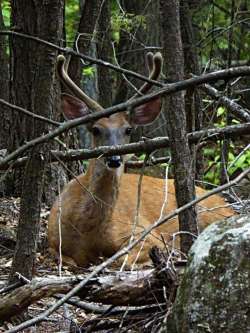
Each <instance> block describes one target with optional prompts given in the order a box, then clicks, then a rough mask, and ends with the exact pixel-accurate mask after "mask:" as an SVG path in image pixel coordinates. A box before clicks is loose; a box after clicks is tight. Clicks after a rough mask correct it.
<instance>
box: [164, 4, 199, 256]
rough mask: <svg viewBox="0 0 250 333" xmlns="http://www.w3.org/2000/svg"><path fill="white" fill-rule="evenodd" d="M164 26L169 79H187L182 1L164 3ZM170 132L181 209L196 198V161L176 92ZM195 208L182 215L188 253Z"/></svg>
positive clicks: (169, 110) (168, 104) (169, 103)
mask: <svg viewBox="0 0 250 333" xmlns="http://www.w3.org/2000/svg"><path fill="white" fill-rule="evenodd" d="M160 4H161V25H162V30H163V55H164V62H165V66H166V77H167V78H168V79H169V80H171V81H179V80H183V76H184V59H183V50H182V41H181V32H180V19H179V1H175V0H169V1H164V0H161V1H160ZM170 45H171V47H170ZM164 102H165V103H164V105H165V112H166V118H167V129H168V136H169V140H170V150H171V155H172V163H173V166H174V178H175V189H176V199H177V204H178V207H180V206H182V205H184V204H186V203H188V202H189V201H191V200H193V199H194V196H195V189H194V176H193V172H192V171H193V168H192V160H191V156H190V150H189V145H188V140H187V131H186V115H185V101H184V96H183V93H182V92H180V93H175V94H172V95H171V96H168V97H166V98H165V101H164ZM196 217H197V216H196V211H195V208H194V207H192V208H189V209H187V210H186V211H184V212H183V213H181V214H180V215H179V223H180V231H182V232H184V233H181V235H180V237H181V250H182V251H183V252H184V253H187V252H188V250H189V248H190V247H191V245H192V242H193V237H191V236H190V234H187V233H192V234H194V235H196V234H197V221H196Z"/></svg>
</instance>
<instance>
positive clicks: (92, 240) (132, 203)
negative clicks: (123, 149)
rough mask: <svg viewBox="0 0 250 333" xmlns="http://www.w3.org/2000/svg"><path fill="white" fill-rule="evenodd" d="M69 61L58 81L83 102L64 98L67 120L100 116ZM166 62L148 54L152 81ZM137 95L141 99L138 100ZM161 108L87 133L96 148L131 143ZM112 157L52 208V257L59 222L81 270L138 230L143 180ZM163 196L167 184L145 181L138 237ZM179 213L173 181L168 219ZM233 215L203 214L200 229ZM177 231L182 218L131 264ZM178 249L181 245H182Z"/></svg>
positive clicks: (105, 122) (68, 253)
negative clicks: (69, 68) (91, 112)
mask: <svg viewBox="0 0 250 333" xmlns="http://www.w3.org/2000/svg"><path fill="white" fill-rule="evenodd" d="M65 62H66V61H65V58H64V57H63V56H62V55H59V56H58V59H57V72H58V75H59V78H60V80H61V81H62V82H63V84H64V85H65V86H67V87H68V88H69V90H70V91H72V92H73V93H74V94H75V96H77V97H78V98H76V97H74V96H71V95H67V94H63V96H62V109H63V113H64V115H65V117H66V118H67V119H75V118H78V117H82V116H84V115H86V114H88V112H89V110H88V108H90V109H91V110H95V111H101V110H103V108H102V106H101V105H99V104H98V103H96V102H95V101H94V100H92V99H91V98H89V97H88V96H87V95H86V94H85V93H84V92H83V91H81V90H80V89H79V88H78V87H77V86H76V85H75V84H74V82H73V81H72V80H71V79H70V77H69V76H68V74H67V68H66V67H65ZM162 62H163V59H162V56H161V54H160V53H156V54H155V55H153V54H151V53H148V54H147V64H148V67H149V71H150V73H149V74H150V75H149V77H150V78H151V79H157V78H158V77H159V75H160V73H161V68H162ZM150 88H151V84H149V83H145V85H143V86H142V87H141V89H140V92H142V93H146V92H147V91H149V90H150ZM136 96H137V94H136V95H135V96H134V97H136ZM160 106H161V103H160V99H159V98H157V99H154V100H151V101H149V102H147V103H145V104H143V105H140V106H138V107H135V108H134V109H133V112H132V113H130V115H129V117H127V114H126V113H120V114H114V115H112V116H110V117H109V118H102V119H99V120H98V121H96V122H95V123H94V124H88V129H89V130H90V131H91V132H92V133H93V146H94V147H97V146H100V145H102V146H103V145H108V146H112V145H114V144H115V145H117V144H119V145H123V144H125V143H128V142H129V139H130V136H129V134H130V130H131V127H133V126H135V125H136V126H138V125H146V124H149V123H151V122H153V121H154V120H155V119H156V117H157V116H158V115H159V113H160V111H161V107H160ZM112 158H113V161H112V163H111V162H110V158H109V161H107V160H106V162H105V161H104V159H103V158H100V159H96V160H93V161H91V163H90V165H89V168H88V171H87V173H86V175H80V176H79V177H78V178H77V179H74V180H72V181H71V182H69V184H67V185H66V187H65V189H64V190H63V192H62V194H61V196H60V197H59V198H58V199H57V201H56V202H55V204H54V206H53V207H52V209H51V214H50V218H49V225H48V229H49V230H48V239H49V246H50V249H51V250H52V251H53V252H58V250H59V243H60V242H59V223H58V222H60V225H61V235H62V248H61V249H62V254H63V257H64V260H65V259H66V260H67V261H70V262H71V263H75V264H77V265H79V266H86V265H88V264H90V263H96V262H97V261H98V259H99V257H100V256H105V257H108V256H111V255H112V254H114V253H115V252H116V251H118V250H119V249H120V248H121V247H122V246H124V245H125V244H127V242H128V241H129V239H130V235H131V231H132V230H133V223H134V220H135V214H136V204H137V188H138V179H139V176H138V175H131V174H124V173H123V170H122V166H121V163H120V162H121V157H120V156H113V157H112ZM112 158H111V160H112ZM107 159H108V158H107ZM115 160H116V162H114V161H115ZM117 161H118V162H117ZM107 165H108V166H109V167H110V168H111V169H110V168H108V167H107ZM196 192H197V195H198V196H200V195H202V194H203V193H205V191H204V190H203V189H201V188H198V187H197V188H196ZM163 193H164V181H163V180H161V179H156V178H152V177H147V176H144V177H143V182H142V190H141V205H140V214H139V221H138V225H137V227H136V230H135V234H136V235H138V234H139V233H140V232H141V231H143V230H144V229H145V228H147V227H148V226H149V225H150V224H151V223H153V222H155V221H156V220H158V219H159V217H160V212H161V207H162V205H163ZM223 205H225V201H224V200H223V199H222V198H221V197H219V196H213V197H210V198H208V199H206V200H205V201H203V202H202V203H201V204H200V207H207V208H209V209H211V208H215V207H217V206H223ZM175 208H176V202H175V191H174V184H173V180H168V198H167V206H166V209H165V211H164V215H166V214H167V213H169V212H171V211H172V210H174V209H175ZM233 214H234V212H233V211H232V209H231V208H218V209H214V210H212V211H204V212H203V213H201V214H200V216H199V220H200V221H199V224H200V230H202V229H203V228H205V227H206V226H207V225H209V224H210V223H213V222H214V221H217V220H221V219H223V218H225V217H228V216H231V215H233ZM177 231H178V220H177V219H172V220H170V221H168V222H167V223H165V224H164V225H162V226H161V227H159V228H158V229H157V230H155V231H154V232H152V233H151V234H150V235H149V236H148V237H147V238H146V240H145V241H143V242H142V243H141V244H139V245H138V246H137V247H136V248H134V249H133V250H132V252H131V253H130V254H129V260H128V264H129V265H131V264H132V263H133V262H134V260H135V259H137V262H138V263H144V262H146V261H148V250H149V249H150V248H151V247H152V246H154V245H158V246H162V245H163V244H162V241H161V237H160V236H161V235H162V236H163V237H164V238H165V240H166V242H169V241H171V236H172V235H173V234H174V233H175V232H177ZM175 245H176V246H178V243H176V244H175ZM138 254H139V255H138ZM137 256H138V258H137Z"/></svg>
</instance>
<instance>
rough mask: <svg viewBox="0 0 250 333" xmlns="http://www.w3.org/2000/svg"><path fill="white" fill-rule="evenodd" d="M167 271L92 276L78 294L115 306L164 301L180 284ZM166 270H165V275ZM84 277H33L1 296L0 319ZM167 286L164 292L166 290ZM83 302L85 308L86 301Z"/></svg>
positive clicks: (16, 312)
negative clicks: (93, 277)
mask: <svg viewBox="0 0 250 333" xmlns="http://www.w3.org/2000/svg"><path fill="white" fill-rule="evenodd" d="M168 270H170V269H169V268H166V267H165V269H164V268H162V267H161V270H160V271H158V270H157V269H155V270H153V269H151V270H144V271H135V272H112V273H108V274H106V275H103V276H100V277H96V278H95V279H91V280H90V281H89V283H88V285H86V286H85V287H84V288H83V289H81V290H80V291H79V293H78V294H77V295H78V296H79V297H80V298H82V299H85V301H87V302H94V303H102V304H105V305H112V306H128V305H130V306H142V305H146V304H147V305H152V304H155V302H156V300H157V301H158V302H159V303H161V302H165V301H166V299H165V297H166V296H168V295H170V291H169V288H171V285H172V286H174V288H176V287H177V285H176V283H175V281H174V280H176V276H174V277H173V275H172V271H173V270H172V271H171V275H169V276H168V272H167V271H168ZM163 271H165V275H164V278H163ZM174 271H175V270H174ZM175 272H176V271H175ZM84 278H86V276H84V277H80V276H78V277H61V278H60V277H54V278H52V277H51V278H35V279H33V280H32V281H31V282H30V283H27V284H25V285H23V286H21V287H19V288H16V289H15V290H12V291H11V292H10V293H7V294H6V295H4V296H3V297H2V299H1V303H0V321H3V320H6V319H10V318H11V317H12V316H13V315H18V314H19V313H21V312H23V311H24V310H26V309H27V307H28V306H29V305H31V304H32V303H34V302H36V301H38V300H40V299H41V298H45V297H50V296H53V295H56V294H58V293H66V292H68V291H69V290H71V289H72V288H73V287H74V286H75V285H76V284H77V283H79V281H81V280H82V279H84ZM170 278H171V279H173V278H174V280H173V281H170ZM164 287H165V293H163V289H164ZM171 293H172V291H171ZM60 298H61V297H60ZM81 305H82V306H85V308H86V304H85V303H83V304H81ZM87 308H88V309H89V310H88V311H92V310H93V306H89V305H88V307H87ZM97 310H98V309H97ZM99 310H100V309H99Z"/></svg>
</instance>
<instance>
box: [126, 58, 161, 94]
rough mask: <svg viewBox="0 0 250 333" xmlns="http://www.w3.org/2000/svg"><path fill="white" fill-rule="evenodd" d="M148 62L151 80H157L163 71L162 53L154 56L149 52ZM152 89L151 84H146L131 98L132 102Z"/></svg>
mask: <svg viewBox="0 0 250 333" xmlns="http://www.w3.org/2000/svg"><path fill="white" fill-rule="evenodd" d="M146 62H147V67H148V69H149V79H150V80H157V79H158V78H159V76H160V74H161V70H162V63H163V59H162V55H161V53H160V52H157V53H155V54H154V55H153V53H152V52H148V53H147V55H146ZM151 87H152V84H151V83H149V82H145V83H144V84H143V85H142V86H141V88H140V89H139V90H138V92H137V93H136V94H135V95H134V96H132V97H131V98H130V100H131V99H134V98H136V97H138V96H139V95H140V94H145V93H146V92H148V91H149V90H150V89H151Z"/></svg>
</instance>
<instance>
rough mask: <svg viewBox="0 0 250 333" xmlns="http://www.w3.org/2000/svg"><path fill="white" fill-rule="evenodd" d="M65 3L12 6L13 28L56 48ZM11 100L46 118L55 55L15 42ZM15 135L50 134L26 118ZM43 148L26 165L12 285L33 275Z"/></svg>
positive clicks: (28, 43) (49, 109) (43, 48)
mask: <svg viewBox="0 0 250 333" xmlns="http://www.w3.org/2000/svg"><path fill="white" fill-rule="evenodd" d="M62 9H63V0H52V1H50V2H49V3H47V2H46V3H45V2H41V1H40V0H35V1H25V2H20V1H13V2H12V22H13V23H14V22H15V25H17V26H18V27H19V31H21V32H23V33H26V34H31V35H34V36H38V37H39V38H42V39H45V40H48V41H49V42H51V43H55V44H59V41H60V38H61V36H62V35H61V34H62V17H63V15H62ZM12 47H13V55H14V58H13V77H14V82H13V88H15V90H13V99H14V100H15V102H16V104H17V105H20V106H22V107H27V108H28V109H29V110H31V111H33V112H34V113H36V114H39V115H42V116H45V117H48V118H50V117H51V115H52V114H53V107H54V103H55V100H56V96H55V91H54V89H53V88H54V80H55V75H54V67H55V59H56V54H57V52H56V51H55V50H51V49H48V48H47V47H46V46H44V45H42V44H35V43H33V42H32V41H28V40H24V39H18V38H17V39H13V40H12ZM28 93H29V94H28ZM16 118H17V125H20V124H22V125H23V127H20V126H18V131H16V133H13V137H12V139H13V144H14V143H16V144H20V143H23V142H24V141H25V140H27V139H32V138H35V137H37V136H40V135H42V134H43V133H45V132H47V131H48V127H47V124H46V123H44V122H37V121H33V120H31V119H24V117H23V118H22V117H20V116H19V117H16ZM48 150H49V149H48V147H47V146H36V147H34V148H33V149H32V151H31V152H30V155H29V160H28V162H27V164H26V168H25V172H24V176H23V187H22V197H21V208H20V218H19V224H18V231H17V245H16V249H15V255H14V259H13V263H12V270H11V276H10V281H11V282H12V281H13V280H14V281H15V279H16V276H15V273H16V272H19V273H20V274H22V275H23V276H25V277H26V278H28V279H31V278H32V273H33V269H34V263H35V257H36V246H37V237H38V231H39V220H40V205H41V196H42V185H43V175H44V167H45V162H46V159H47V158H48V156H46V152H47V151H48Z"/></svg>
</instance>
